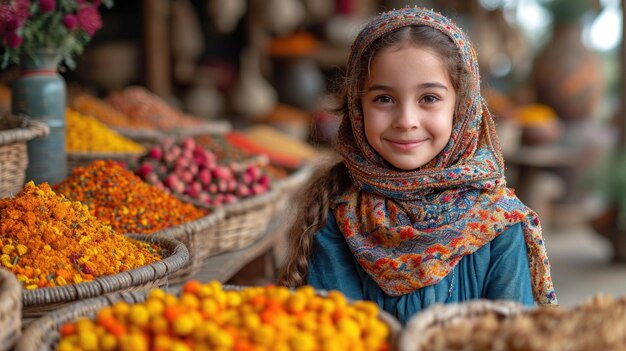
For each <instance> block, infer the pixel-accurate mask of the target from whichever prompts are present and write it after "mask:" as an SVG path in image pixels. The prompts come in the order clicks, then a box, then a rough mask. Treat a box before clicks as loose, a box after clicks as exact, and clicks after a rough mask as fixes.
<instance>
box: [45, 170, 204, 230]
mask: <svg viewBox="0 0 626 351" xmlns="http://www.w3.org/2000/svg"><path fill="white" fill-rule="evenodd" d="M55 190H56V191H58V192H59V193H61V194H64V195H65V196H66V197H67V198H69V199H72V200H76V201H80V202H82V203H84V204H86V205H87V206H88V207H89V212H90V213H91V214H92V215H94V216H96V217H98V218H99V219H101V220H102V221H103V222H104V223H106V224H108V225H110V226H111V227H112V228H113V229H114V230H115V231H117V232H120V233H141V234H148V233H153V232H156V231H159V230H162V229H165V228H170V227H173V226H176V225H179V224H181V223H185V222H189V221H192V220H195V219H198V218H201V217H203V216H206V215H207V214H208V213H207V211H206V210H203V209H199V208H196V207H194V206H193V205H191V204H188V203H184V202H182V201H180V200H178V199H177V198H175V197H174V196H172V195H170V194H167V193H165V192H164V191H162V190H160V189H157V188H156V187H154V186H152V185H150V184H147V183H145V182H143V181H142V180H141V179H140V178H139V177H137V176H136V175H135V174H133V172H131V171H129V170H127V169H124V168H123V167H122V166H120V165H119V164H118V163H116V162H114V161H110V160H98V161H95V162H93V163H92V164H90V165H88V166H86V167H76V168H75V169H74V172H73V173H72V175H71V176H70V177H68V178H67V179H66V180H65V181H63V182H62V183H60V184H58V185H56V186H55Z"/></svg>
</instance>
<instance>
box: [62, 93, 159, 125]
mask: <svg viewBox="0 0 626 351" xmlns="http://www.w3.org/2000/svg"><path fill="white" fill-rule="evenodd" d="M70 104H71V106H72V107H73V108H74V109H75V110H77V111H78V112H80V113H82V114H86V115H90V116H93V117H95V118H97V119H98V120H99V121H100V122H102V123H104V124H106V125H108V126H110V127H116V128H126V129H151V128H153V126H152V125H151V124H150V122H149V121H142V120H138V119H135V118H131V117H130V116H128V115H126V114H123V113H121V112H120V111H118V110H116V109H114V108H113V107H112V106H111V105H109V104H108V103H106V102H105V101H103V100H101V99H99V98H97V97H95V96H92V95H89V94H86V93H80V94H78V95H76V96H75V97H74V98H73V99H72V101H71V102H70Z"/></svg>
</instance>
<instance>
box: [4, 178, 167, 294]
mask: <svg viewBox="0 0 626 351" xmlns="http://www.w3.org/2000/svg"><path fill="white" fill-rule="evenodd" d="M158 250H159V248H158V247H157V246H154V245H149V244H146V243H142V242H139V241H136V240H132V239H129V238H126V237H125V236H123V235H121V234H116V233H115V232H113V231H112V230H111V227H110V226H108V225H106V224H104V223H103V222H102V221H100V220H99V219H97V218H95V217H93V216H92V215H91V214H89V210H88V209H87V206H85V205H83V204H81V203H80V202H78V201H70V200H68V199H66V198H64V197H63V196H61V195H57V194H56V193H55V192H54V191H52V189H51V188H50V186H49V185H48V184H47V183H42V184H40V185H39V186H36V185H35V184H34V183H33V182H32V181H31V182H29V183H27V184H26V185H25V186H24V188H23V189H22V191H20V192H19V193H18V194H17V195H16V196H15V197H14V198H5V199H0V266H2V267H3V268H6V269H8V270H10V271H11V272H13V273H14V274H15V275H16V276H17V279H18V280H19V281H20V282H21V283H22V284H23V286H24V287H25V288H26V289H36V288H42V287H54V286H62V285H67V284H72V283H80V282H83V281H90V280H93V279H95V278H96V277H99V276H105V275H111V274H116V273H119V272H122V271H126V270H130V269H134V268H138V267H141V266H144V265H147V264H151V263H154V262H156V261H159V260H160V259H161V257H160V256H159V254H158V253H157V251H158Z"/></svg>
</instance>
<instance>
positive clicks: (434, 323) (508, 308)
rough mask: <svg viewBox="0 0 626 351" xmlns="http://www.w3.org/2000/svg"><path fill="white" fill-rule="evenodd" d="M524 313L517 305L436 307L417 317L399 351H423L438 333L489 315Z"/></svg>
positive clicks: (476, 302) (470, 303)
mask: <svg viewBox="0 0 626 351" xmlns="http://www.w3.org/2000/svg"><path fill="white" fill-rule="evenodd" d="M522 312H524V306H523V305H521V304H519V303H517V302H514V301H502V300H484V299H479V300H471V301H468V302H462V303H451V304H445V305H435V306H433V307H430V308H428V309H426V310H424V311H423V312H421V313H419V314H417V315H415V316H414V317H413V318H411V319H410V320H409V322H408V323H407V324H406V327H405V328H404V330H403V331H402V333H401V335H400V339H399V342H398V351H420V350H422V349H423V347H422V346H421V345H422V344H423V343H424V342H425V341H427V340H428V339H429V338H430V337H431V336H432V334H433V333H434V332H435V331H436V330H437V329H438V328H442V327H445V326H448V325H450V324H454V323H465V324H467V323H471V321H472V320H475V319H477V318H479V317H482V316H484V315H486V314H487V313H495V314H496V316H498V317H508V316H514V315H517V314H520V313H522Z"/></svg>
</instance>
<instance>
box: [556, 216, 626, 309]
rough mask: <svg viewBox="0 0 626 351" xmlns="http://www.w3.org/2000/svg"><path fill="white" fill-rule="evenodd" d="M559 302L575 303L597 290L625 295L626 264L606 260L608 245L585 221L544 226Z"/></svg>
mask: <svg viewBox="0 0 626 351" xmlns="http://www.w3.org/2000/svg"><path fill="white" fill-rule="evenodd" d="M544 237H545V239H546V248H547V250H548V258H549V259H550V263H551V266H552V280H553V282H554V287H555V290H556V293H557V298H558V300H559V304H561V305H562V306H568V307H569V306H575V305H578V304H580V303H582V302H583V301H585V300H586V299H588V298H590V297H592V296H594V295H595V294H597V293H600V292H603V293H608V294H612V295H613V296H615V297H617V296H622V295H626V264H622V265H618V264H613V263H611V262H610V257H611V250H612V249H611V246H610V244H609V243H608V241H606V240H605V239H604V238H603V237H601V236H599V235H597V234H595V232H594V231H593V230H592V229H591V228H589V227H587V226H586V225H579V226H576V227H571V228H558V229H551V230H544Z"/></svg>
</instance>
